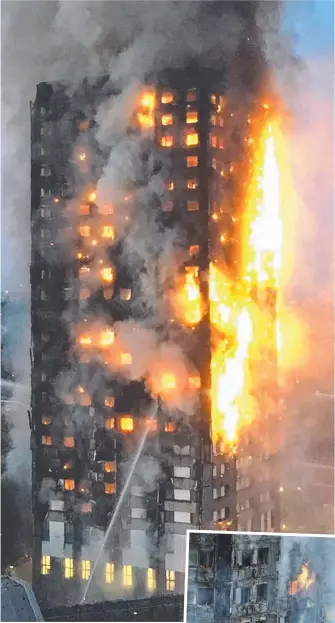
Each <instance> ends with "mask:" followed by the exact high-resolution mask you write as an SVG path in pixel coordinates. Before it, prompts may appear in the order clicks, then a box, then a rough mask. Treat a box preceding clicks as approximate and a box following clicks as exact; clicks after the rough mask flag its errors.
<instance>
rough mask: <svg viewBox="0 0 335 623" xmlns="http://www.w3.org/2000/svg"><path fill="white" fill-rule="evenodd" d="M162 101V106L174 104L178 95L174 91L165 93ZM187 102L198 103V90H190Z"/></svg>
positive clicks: (162, 95)
mask: <svg viewBox="0 0 335 623" xmlns="http://www.w3.org/2000/svg"><path fill="white" fill-rule="evenodd" d="M160 100H161V103H162V104H173V103H174V102H175V101H176V95H175V93H174V92H173V91H163V93H162V94H161V98H160ZM185 100H186V102H196V101H197V91H196V89H189V90H188V91H187V93H186V97H185Z"/></svg>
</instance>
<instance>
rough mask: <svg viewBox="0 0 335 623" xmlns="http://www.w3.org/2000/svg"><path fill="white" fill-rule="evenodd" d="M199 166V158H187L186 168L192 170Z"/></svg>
mask: <svg viewBox="0 0 335 623" xmlns="http://www.w3.org/2000/svg"><path fill="white" fill-rule="evenodd" d="M198 164H199V158H198V156H187V158H186V166H187V168H188V169H191V168H192V167H197V166H198Z"/></svg>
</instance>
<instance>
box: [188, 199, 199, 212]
mask: <svg viewBox="0 0 335 623" xmlns="http://www.w3.org/2000/svg"><path fill="white" fill-rule="evenodd" d="M198 210H199V201H194V200H192V201H188V202H187V211H188V212H197V211H198Z"/></svg>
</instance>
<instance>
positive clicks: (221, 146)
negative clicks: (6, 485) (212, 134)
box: [219, 138, 224, 149]
mask: <svg viewBox="0 0 335 623" xmlns="http://www.w3.org/2000/svg"><path fill="white" fill-rule="evenodd" d="M219 149H224V143H223V139H222V138H220V140H219Z"/></svg>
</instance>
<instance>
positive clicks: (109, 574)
mask: <svg viewBox="0 0 335 623" xmlns="http://www.w3.org/2000/svg"><path fill="white" fill-rule="evenodd" d="M105 580H106V584H112V583H113V582H114V580H115V565H114V563H113V562H106V569H105Z"/></svg>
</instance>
